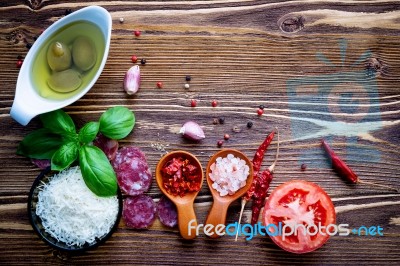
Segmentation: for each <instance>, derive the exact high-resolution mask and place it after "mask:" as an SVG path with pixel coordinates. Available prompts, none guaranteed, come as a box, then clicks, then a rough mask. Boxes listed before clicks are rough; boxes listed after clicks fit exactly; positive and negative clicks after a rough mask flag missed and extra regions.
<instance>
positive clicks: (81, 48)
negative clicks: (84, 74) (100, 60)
mask: <svg viewBox="0 0 400 266" xmlns="http://www.w3.org/2000/svg"><path fill="white" fill-rule="evenodd" d="M72 60H73V61H74V64H75V65H76V66H77V67H78V68H79V69H81V70H82V71H88V70H89V69H91V68H92V67H93V66H94V64H95V63H96V49H95V47H94V44H93V42H92V40H90V39H89V38H88V37H84V36H80V37H78V38H76V39H75V41H74V43H73V44H72Z"/></svg>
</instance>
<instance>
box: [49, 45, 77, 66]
mask: <svg viewBox="0 0 400 266" xmlns="http://www.w3.org/2000/svg"><path fill="white" fill-rule="evenodd" d="M71 61H72V57H71V51H70V50H69V48H68V46H67V45H66V44H65V43H63V42H54V43H52V44H51V45H50V46H49V48H48V50H47V63H48V64H49V67H50V68H51V69H52V70H54V71H63V70H66V69H68V68H69V67H70V66H71Z"/></svg>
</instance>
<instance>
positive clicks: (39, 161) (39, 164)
mask: <svg viewBox="0 0 400 266" xmlns="http://www.w3.org/2000/svg"><path fill="white" fill-rule="evenodd" d="M31 162H32V163H33V164H34V165H36V166H37V167H39V168H40V169H42V170H44V169H46V168H47V167H49V166H50V165H51V161H50V160H48V159H31Z"/></svg>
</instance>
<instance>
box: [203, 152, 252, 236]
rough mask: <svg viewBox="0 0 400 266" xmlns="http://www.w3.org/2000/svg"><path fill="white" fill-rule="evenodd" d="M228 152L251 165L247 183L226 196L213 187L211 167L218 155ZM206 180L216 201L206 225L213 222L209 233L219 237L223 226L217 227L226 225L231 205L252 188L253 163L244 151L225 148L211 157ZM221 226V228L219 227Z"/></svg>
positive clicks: (222, 155)
mask: <svg viewBox="0 0 400 266" xmlns="http://www.w3.org/2000/svg"><path fill="white" fill-rule="evenodd" d="M228 154H233V156H235V157H239V158H240V159H242V160H244V161H246V164H247V165H248V166H249V168H250V170H249V176H248V177H247V181H246V185H245V186H244V187H242V188H241V189H239V190H238V191H236V192H235V194H233V195H226V196H223V197H222V196H220V194H219V192H218V191H217V190H216V189H214V188H213V187H212V184H213V183H214V182H213V181H212V180H211V179H210V172H211V170H210V167H211V165H212V164H213V163H214V162H215V161H216V160H217V158H218V157H222V158H224V157H227V156H228ZM206 180H207V184H208V187H209V188H210V191H211V194H212V196H213V199H214V202H213V205H212V206H211V209H210V212H209V213H208V216H207V219H206V225H205V226H207V224H212V225H213V227H211V229H210V232H211V233H210V234H207V235H208V236H210V237H211V238H218V237H220V236H221V233H219V232H218V233H216V231H218V230H222V228H221V226H219V227H216V226H217V225H219V224H223V225H225V221H226V213H227V211H228V207H229V205H230V204H231V203H232V202H233V201H235V200H237V199H238V198H240V197H241V196H243V194H244V193H246V191H247V190H248V189H249V188H250V186H251V183H252V182H253V165H252V163H251V161H250V160H249V158H247V157H246V155H244V154H243V153H241V152H240V151H238V150H233V149H224V150H221V151H219V152H217V153H216V154H214V156H213V157H211V159H210V161H209V162H208V165H207V169H206ZM205 228H206V227H205ZM219 228H221V229H219Z"/></svg>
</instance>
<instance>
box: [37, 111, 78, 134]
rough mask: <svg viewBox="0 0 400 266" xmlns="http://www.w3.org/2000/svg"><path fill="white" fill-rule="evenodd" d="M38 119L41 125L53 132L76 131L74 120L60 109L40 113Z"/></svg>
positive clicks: (65, 132)
mask: <svg viewBox="0 0 400 266" xmlns="http://www.w3.org/2000/svg"><path fill="white" fill-rule="evenodd" d="M40 120H41V121H42V123H43V127H44V128H47V129H49V130H50V131H51V132H53V133H56V134H69V133H76V129H75V124H74V121H72V118H71V117H70V116H69V115H68V114H67V113H66V112H64V111H63V110H61V109H59V110H56V111H52V112H49V113H45V114H41V115H40Z"/></svg>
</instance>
